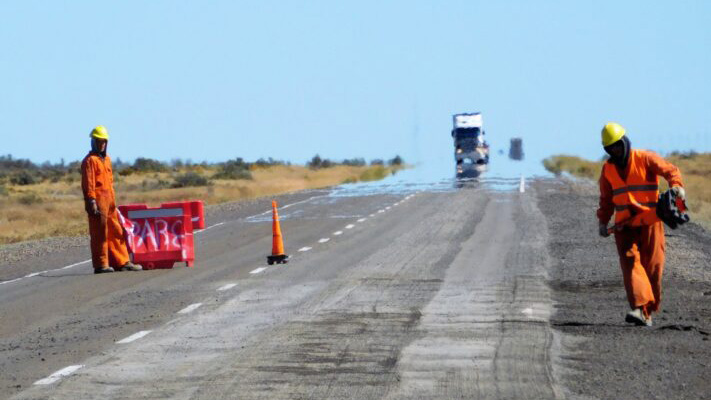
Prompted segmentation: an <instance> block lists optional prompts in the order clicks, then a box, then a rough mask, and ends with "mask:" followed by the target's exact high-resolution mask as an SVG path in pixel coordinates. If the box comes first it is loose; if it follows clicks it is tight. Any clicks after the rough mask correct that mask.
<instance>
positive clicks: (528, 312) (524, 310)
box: [521, 307, 533, 317]
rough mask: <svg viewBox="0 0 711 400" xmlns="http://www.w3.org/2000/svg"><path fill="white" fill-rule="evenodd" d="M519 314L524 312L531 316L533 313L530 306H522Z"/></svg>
mask: <svg viewBox="0 0 711 400" xmlns="http://www.w3.org/2000/svg"><path fill="white" fill-rule="evenodd" d="M521 314H526V315H527V316H529V317H530V316H532V315H533V309H532V308H530V307H529V308H524V309H523V310H521Z"/></svg>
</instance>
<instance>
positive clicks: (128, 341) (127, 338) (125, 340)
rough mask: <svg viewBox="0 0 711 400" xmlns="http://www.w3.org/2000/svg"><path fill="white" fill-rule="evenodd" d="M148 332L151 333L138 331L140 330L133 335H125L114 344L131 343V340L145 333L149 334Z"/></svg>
mask: <svg viewBox="0 0 711 400" xmlns="http://www.w3.org/2000/svg"><path fill="white" fill-rule="evenodd" d="M149 333H151V331H140V332H136V333H134V334H133V335H131V336H129V337H125V338H123V339H121V340H119V341H118V342H116V344H126V343H131V342H133V341H134V340H138V339H140V338H142V337H144V336H146V335H147V334H149Z"/></svg>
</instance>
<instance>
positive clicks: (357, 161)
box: [341, 158, 365, 167]
mask: <svg viewBox="0 0 711 400" xmlns="http://www.w3.org/2000/svg"><path fill="white" fill-rule="evenodd" d="M341 164H343V165H350V166H353V167H362V166H364V165H365V159H364V158H351V159H350V160H349V159H345V160H343V162H342V163H341Z"/></svg>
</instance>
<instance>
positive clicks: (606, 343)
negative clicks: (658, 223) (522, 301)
mask: <svg viewBox="0 0 711 400" xmlns="http://www.w3.org/2000/svg"><path fill="white" fill-rule="evenodd" d="M535 188H536V193H537V196H538V204H539V207H540V209H541V211H542V212H543V213H544V215H545V216H546V219H547V222H548V227H549V234H550V239H549V244H548V252H549V254H550V255H551V257H552V267H551V276H550V279H551V280H550V285H551V288H552V289H553V291H554V301H555V302H556V309H555V313H554V316H553V318H552V321H551V322H552V325H553V326H554V327H555V328H556V330H557V332H558V334H559V338H560V342H561V346H562V352H563V356H562V363H561V368H560V370H559V375H560V379H561V383H562V385H563V386H564V387H565V388H566V391H567V393H566V394H567V397H569V398H600V399H611V398H616V399H627V398H663V399H701V398H707V396H708V393H710V392H711V381H709V380H708V377H709V376H711V362H709V360H711V340H709V333H710V332H711V307H709V299H710V298H711V273H710V271H709V269H708V266H709V264H711V235H710V234H709V233H708V232H706V231H704V230H703V229H702V228H701V227H699V226H698V225H694V224H690V225H687V226H685V227H684V228H682V229H678V230H675V231H672V230H669V229H667V232H666V239H667V247H666V248H667V262H666V267H665V276H664V284H663V285H664V286H663V288H664V292H663V293H664V299H663V303H662V312H661V313H660V314H658V315H657V316H656V317H655V321H654V322H655V325H654V327H652V328H640V327H634V326H630V325H629V324H627V323H625V322H624V314H625V313H626V312H627V311H628V310H627V302H626V298H625V292H624V287H623V283H622V276H621V272H620V270H619V266H618V263H617V253H616V250H615V246H614V241H613V240H612V239H610V238H608V239H602V238H600V237H599V236H598V235H597V223H596V219H595V209H596V207H597V193H596V190H595V186H594V185H593V184H590V183H586V182H583V181H576V182H570V181H564V180H550V179H547V180H538V181H536V182H535Z"/></svg>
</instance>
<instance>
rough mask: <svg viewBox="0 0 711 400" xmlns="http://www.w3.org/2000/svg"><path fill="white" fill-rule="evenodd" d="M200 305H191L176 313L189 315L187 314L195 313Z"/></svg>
mask: <svg viewBox="0 0 711 400" xmlns="http://www.w3.org/2000/svg"><path fill="white" fill-rule="evenodd" d="M201 305H202V303H195V304H191V305H189V306H187V307H185V308H183V309H182V310H180V311H178V314H187V313H189V312H193V311H195V310H196V309H197V308H198V307H200V306H201Z"/></svg>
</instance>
